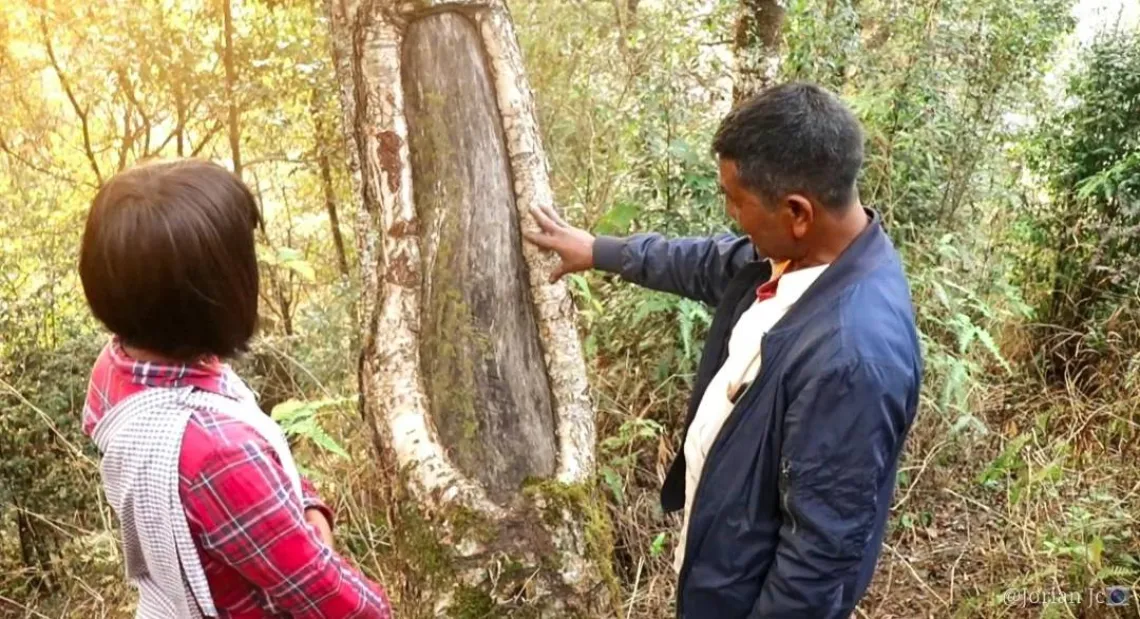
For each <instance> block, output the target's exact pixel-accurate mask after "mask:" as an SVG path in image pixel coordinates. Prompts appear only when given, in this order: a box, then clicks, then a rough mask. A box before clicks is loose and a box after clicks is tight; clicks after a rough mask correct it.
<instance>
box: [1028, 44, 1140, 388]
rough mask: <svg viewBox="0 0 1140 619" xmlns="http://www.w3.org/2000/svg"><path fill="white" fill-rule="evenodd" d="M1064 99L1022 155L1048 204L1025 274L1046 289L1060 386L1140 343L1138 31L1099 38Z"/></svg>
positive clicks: (1119, 361)
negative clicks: (1139, 298)
mask: <svg viewBox="0 0 1140 619" xmlns="http://www.w3.org/2000/svg"><path fill="white" fill-rule="evenodd" d="M1066 95H1067V98H1066V101H1065V102H1064V104H1063V105H1062V106H1060V107H1059V108H1058V110H1057V111H1056V112H1055V113H1053V114H1052V115H1051V116H1050V117H1048V118H1046V119H1045V121H1044V122H1043V123H1042V126H1041V128H1040V130H1039V131H1038V134H1037V135H1036V140H1035V142H1034V143H1033V144H1032V147H1031V148H1030V149H1028V152H1029V154H1030V162H1031V164H1032V168H1033V170H1034V172H1036V173H1037V174H1038V175H1039V176H1040V177H1041V179H1042V181H1043V183H1044V185H1045V189H1046V191H1047V199H1046V200H1044V201H1043V202H1042V203H1041V204H1039V205H1037V207H1036V209H1034V210H1033V211H1031V212H1027V213H1026V215H1025V217H1026V218H1027V219H1028V218H1032V222H1031V223H1027V224H1026V226H1027V227H1031V228H1032V229H1033V230H1035V231H1036V234H1035V235H1034V236H1033V238H1032V241H1033V243H1034V249H1035V250H1036V251H1034V252H1032V253H1029V254H1028V255H1027V257H1026V260H1027V262H1029V264H1030V266H1028V267H1027V269H1035V270H1037V271H1039V272H1042V273H1043V274H1044V277H1045V278H1048V279H1046V281H1047V282H1048V283H1049V284H1050V288H1049V291H1050V292H1049V294H1048V295H1042V296H1041V297H1040V301H1039V305H1040V306H1041V310H1042V315H1043V318H1044V319H1045V320H1046V321H1047V322H1048V323H1050V324H1051V325H1053V326H1054V327H1055V330H1054V331H1052V332H1049V333H1047V334H1046V336H1047V337H1046V338H1045V341H1046V342H1057V344H1056V346H1051V348H1053V352H1052V354H1051V355H1050V356H1049V357H1048V359H1047V361H1048V363H1049V367H1048V369H1049V370H1050V372H1051V374H1052V375H1053V376H1054V377H1057V378H1061V377H1064V376H1080V375H1082V374H1087V373H1086V372H1085V370H1086V369H1088V368H1091V367H1095V366H1096V365H1097V364H1098V363H1101V362H1108V363H1110V364H1111V366H1110V368H1112V369H1115V368H1117V367H1120V366H1121V365H1125V364H1127V362H1128V357H1127V356H1126V352H1125V351H1128V350H1129V349H1130V348H1132V347H1134V346H1135V344H1136V343H1137V342H1138V341H1140V326H1138V324H1137V320H1138V318H1140V306H1138V305H1137V303H1136V290H1137V289H1136V282H1137V281H1138V279H1140V32H1138V31H1136V30H1133V31H1122V30H1116V31H1111V32H1107V33H1105V34H1103V35H1101V37H1100V38H1099V39H1097V40H1096V41H1095V42H1094V43H1093V44H1092V45H1091V46H1090V47H1089V48H1088V49H1086V50H1084V51H1083V54H1082V57H1081V59H1080V64H1079V69H1078V70H1077V71H1076V72H1075V73H1073V74H1072V75H1071V77H1070V79H1069V82H1068V86H1067V90H1066ZM1122 343H1127V344H1130V345H1131V346H1124V347H1123V350H1121V348H1120V347H1119V344H1122ZM1106 370H1108V371H1111V369H1109V368H1106ZM1080 382H1081V384H1082V385H1085V386H1091V387H1100V386H1101V385H1099V384H1098V385H1088V383H1089V382H1090V380H1089V379H1088V378H1085V377H1082V379H1081V381H1080Z"/></svg>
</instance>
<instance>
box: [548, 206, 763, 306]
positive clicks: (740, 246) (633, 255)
mask: <svg viewBox="0 0 1140 619" xmlns="http://www.w3.org/2000/svg"><path fill="white" fill-rule="evenodd" d="M532 214H533V215H534V218H535V221H537V222H538V225H539V229H540V232H537V233H528V234H526V238H527V240H529V241H530V242H531V243H533V244H535V245H537V246H538V247H540V248H542V249H546V250H549V251H554V252H556V253H557V254H558V255H559V257H561V258H562V263H561V264H560V265H559V267H558V269H557V270H555V272H554V273H552V274H551V281H556V280H558V279H559V278H561V277H562V276H563V275H566V274H569V273H578V272H580V271H586V270H589V269H599V270H602V271H606V272H609V273H615V274H618V275H620V276H621V277H622V278H623V279H625V280H626V281H629V282H632V283H634V284H638V285H640V286H644V287H646V288H650V289H653V290H660V291H662V292H669V293H673V294H678V295H681V296H684V297H688V298H690V299H694V300H697V301H701V302H703V303H707V304H709V305H717V304H718V303H720V300H721V297H722V296H723V295H724V291H725V288H727V287H728V283H729V282H730V281H731V280H732V278H733V276H734V275H736V273H737V272H738V271H739V270H740V268H741V267H743V266H744V265H745V264H748V263H749V262H751V261H753V260H756V258H757V256H756V250H755V249H754V248H753V246H752V243H751V242H750V241H749V240H748V238H747V237H737V236H734V235H730V234H724V235H720V236H716V237H710V238H685V239H666V238H665V237H663V236H661V235H659V234H638V235H634V236H631V237H629V238H624V239H619V238H613V237H605V236H603V237H597V238H595V237H594V236H593V235H592V234H590V233H589V232H586V231H585V230H581V229H579V228H575V227H573V226H571V225H569V224H567V223H566V222H565V221H563V220H562V218H561V217H559V216H558V214H557V213H556V212H554V210H553V209H535V210H534V211H532Z"/></svg>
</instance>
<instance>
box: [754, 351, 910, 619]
mask: <svg viewBox="0 0 1140 619" xmlns="http://www.w3.org/2000/svg"><path fill="white" fill-rule="evenodd" d="M909 381H910V377H909V376H907V373H906V372H905V371H903V370H899V369H897V368H894V367H889V368H888V367H881V366H877V365H875V364H874V363H873V362H853V363H850V364H847V365H844V366H842V367H839V368H835V369H832V370H829V371H826V372H822V373H821V375H820V376H819V377H818V378H817V379H815V380H813V381H812V382H811V383H809V384H808V385H807V386H806V387H804V389H803V390H802V391H801V392H800V394H798V396H796V399H795V401H794V402H793V403H792V405H791V406H790V407H789V409H788V412H787V416H786V418H785V423H784V444H783V448H782V450H781V454H780V484H779V487H780V509H781V511H782V517H783V520H784V522H783V524H782V526H781V527H780V540H779V543H778V545H777V548H776V559H775V562H774V563H773V564H772V568H771V570H770V571H769V572H768V575H767V577H766V579H765V581H764V585H763V588H762V589H761V592H760V597H759V599H758V600H757V602H756V605H755V607H754V609H753V613H752V616H753V617H757V618H760V617H763V618H764V619H792V618H796V619H799V618H802V617H811V618H812V619H846V618H847V617H848V616H850V615H851V613H852V612H853V611H854V606H855V604H856V603H857V601H858V600H856V599H855V597H854V593H853V592H852V591H850V590H849V588H851V587H853V586H854V583H855V582H856V580H857V573H858V570H859V569H860V567H862V566H863V562H864V559H865V558H866V557H867V556H868V555H870V554H877V553H878V552H879V548H878V547H877V544H876V543H875V542H874V540H875V536H874V535H873V533H874V532H875V530H874V527H875V524H876V521H877V519H878V518H879V515H880V513H881V511H882V510H886V509H888V508H889V505H884V504H883V503H884V501H883V500H882V495H881V494H880V490H881V488H882V484H883V483H884V477H885V476H886V475H888V474H889V473H890V471H892V470H894V468H895V466H894V465H895V460H896V459H897V457H898V453H899V449H900V448H901V446H902V442H903V439H904V437H905V433H906V427H907V425H908V422H907V416H908V412H907V408H906V401H907V397H908V393H909V385H910V383H909Z"/></svg>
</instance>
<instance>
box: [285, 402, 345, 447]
mask: <svg viewBox="0 0 1140 619" xmlns="http://www.w3.org/2000/svg"><path fill="white" fill-rule="evenodd" d="M352 401H353V400H352V398H326V399H323V400H315V401H311V402H301V401H298V400H287V401H285V402H282V403H281V404H278V405H277V406H275V407H274V408H273V413H272V417H273V420H274V421H276V422H277V423H278V425H280V426H281V429H282V430H284V431H285V435H286V436H296V437H302V438H304V439H306V440H308V441H310V442H312V443H313V444H314V445H316V446H317V447H320V448H321V449H323V450H325V451H328V452H330V453H332V454H334V455H337V456H339V457H341V458H348V457H349V455H348V452H347V451H345V450H344V447H341V446H340V443H338V442H337V441H336V439H334V438H333V437H331V436H329V434H328V432H327V431H326V430H325V429H324V427H323V425H322V423H321V420H320V418H319V417H318V413H319V412H320V411H321V410H322V409H326V408H329V407H336V406H340V405H343V404H347V403H350V402H352Z"/></svg>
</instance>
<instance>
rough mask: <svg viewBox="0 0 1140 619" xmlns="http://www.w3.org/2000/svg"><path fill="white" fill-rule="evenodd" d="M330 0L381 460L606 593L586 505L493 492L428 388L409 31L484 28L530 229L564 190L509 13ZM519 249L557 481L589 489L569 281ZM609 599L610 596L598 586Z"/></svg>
mask: <svg viewBox="0 0 1140 619" xmlns="http://www.w3.org/2000/svg"><path fill="white" fill-rule="evenodd" d="M326 1H327V8H328V11H329V15H330V16H331V19H332V32H333V43H334V50H333V51H334V56H335V61H336V69H337V75H338V79H339V82H340V84H341V88H342V92H341V99H342V103H343V111H344V125H345V132H346V137H347V140H348V144H349V149H348V150H349V152H350V154H351V159H352V160H351V162H350V169H351V170H352V172H353V178H354V185H355V190H356V193H357V196H358V198H359V200H360V201H361V208H360V214H359V218H358V222H357V223H358V234H357V235H356V238H357V242H358V249H359V254H360V266H361V270H362V275H361V300H360V303H359V309H360V317H359V320H360V325H361V328H362V330H363V337H362V354H361V365H360V387H361V393H362V402H363V409H364V410H363V413H364V417H365V418H366V419H367V420H369V421H370V422H371V423H372V425H373V429H374V432H375V435H376V436H377V442H378V444H379V446H380V449H381V456H382V458H383V457H388V458H390V459H391V464H392V465H394V466H396V467H398V469H399V471H401V472H402V473H403V477H402V479H403V480H404V481H405V482H406V484H407V487H408V489H409V491H410V493H411V495H412V497H414V499H415V501H416V502H417V504H418V506H419V507H420V508H422V509H423V510H424V511H425V512H426V513H447V512H448V510H449V509H450V508H453V507H457V506H458V507H462V508H464V509H467V510H472V511H474V512H476V513H478V514H480V515H482V516H483V517H484V518H486V519H487V520H488V521H489V522H496V521H497V522H500V523H506V522H510V523H512V524H511V525H510V526H513V527H516V528H517V527H519V523H520V522H527V523H529V524H528V525H527V526H528V527H531V528H532V529H533V528H534V527H536V526H537V527H538V528H544V529H545V541H544V543H549V544H550V545H551V546H552V547H553V548H554V549H555V552H557V553H558V555H560V556H559V557H558V563H559V564H560V572H559V573H558V574H557V575H556V578H554V579H553V580H548V581H547V585H548V586H549V588H550V589H551V590H552V589H555V588H557V589H559V590H561V589H563V588H565V587H569V588H570V589H571V590H573V591H574V595H577V596H583V595H586V596H592V597H594V598H597V597H599V594H598V593H597V591H596V589H597V585H598V583H599V582H600V580H601V577H600V575H599V574H600V572H599V569H598V566H597V565H595V564H594V562H595V561H596V560H597V559H598V557H597V556H594V557H589V556H587V555H588V552H587V547H588V546H591V545H594V546H596V544H597V541H596V539H595V540H593V541H591V540H590V539H589V536H590V534H589V533H588V532H587V531H586V530H585V528H584V526H585V524H584V522H583V517H582V514H581V513H573V512H572V511H571V510H566V509H562V510H561V511H560V512H559V513H560V514H561V518H559V520H560V521H561V522H560V523H559V524H556V525H551V524H550V523H547V524H545V525H544V524H542V523H541V522H540V523H538V524H537V525H536V524H535V523H534V520H535V518H534V514H533V509H534V508H535V506H536V505H535V504H537V507H538V508H540V509H541V508H545V507H550V506H551V505H552V504H554V503H553V502H551V501H547V500H544V499H542V498H538V499H535V500H534V501H532V502H531V503H532V504H528V500H527V499H526V498H524V496H523V494H522V492H521V489H520V493H519V495H518V497H517V500H512V501H509V502H507V503H504V502H502V501H499V502H498V503H496V502H495V501H493V500H491V498H490V497H489V494H488V492H487V491H486V490H485V488H483V487H482V486H481V485H480V483H479V482H477V481H476V480H474V479H472V478H471V477H469V476H468V475H465V474H464V473H463V472H462V471H461V470H460V469H459V467H457V466H456V465H455V463H454V462H453V461H452V460H451V459H450V458H449V457H448V453H447V449H446V448H445V447H444V445H443V444H442V442H441V440H440V436H439V433H438V432H437V431H436V428H435V426H434V423H433V420H432V418H431V413H430V406H429V400H428V398H429V397H430V395H431V394H428V393H425V381H424V380H423V379H422V376H421V368H422V367H423V365H422V364H421V361H422V360H421V359H420V345H419V343H420V342H419V337H420V336H419V334H420V333H421V327H422V325H421V320H422V317H421V308H422V303H421V300H422V298H423V297H424V294H425V291H424V290H423V282H424V273H425V270H426V269H428V267H429V265H427V264H425V263H424V259H423V257H422V256H421V251H420V240H421V237H422V236H424V235H429V234H431V232H430V231H428V230H425V229H424V227H425V226H423V225H422V224H421V222H420V221H419V219H418V217H417V210H416V203H415V190H416V188H415V187H414V185H413V176H412V165H411V155H410V152H409V147H408V142H409V130H408V123H407V119H406V117H405V113H404V110H405V107H404V106H405V96H404V92H403V79H402V78H403V76H402V74H401V69H402V67H401V49H402V42H403V33H404V32H405V28H406V26H407V24H408V23H410V22H411V21H414V20H415V19H417V18H419V17H420V16H423V15H427V14H431V13H436V12H439V11H460V12H462V13H463V14H464V15H465V16H466V17H467V18H469V19H471V20H472V22H473V23H474V24H475V25H476V27H477V28H478V30H479V33H480V36H481V38H482V43H483V46H484V51H485V57H486V59H487V61H488V64H489V67H490V71H491V75H492V78H493V83H494V91H495V98H496V101H497V103H498V108H499V114H500V117H501V121H502V126H503V132H504V135H505V147H506V152H507V155H508V158H509V161H510V168H511V173H512V179H513V182H514V187H513V190H514V194H515V200H516V206H517V211H518V217H519V224H520V226H521V227H522V228H523V229H526V228H527V227H529V226H534V223H533V221H532V219H531V216H530V214H529V213H530V210H531V208H532V207H535V206H538V205H551V204H553V202H554V198H553V194H552V191H551V187H550V181H549V173H548V169H547V162H546V156H545V154H544V152H543V148H542V144H541V140H540V138H539V132H538V127H537V122H536V115H535V111H534V101H533V97H532V95H531V91H530V88H529V85H528V84H527V81H526V78H525V73H524V71H523V62H522V55H521V52H520V50H519V46H518V42H517V39H516V36H515V33H514V30H513V26H512V23H511V20H510V16H509V14H508V12H507V9H506V7H505V5H504V4H503V2H502V1H501V0H459V1H450V2H440V1H423V0H421V1H418V2H397V1H396V0H326ZM429 241H430V239H429ZM518 242H520V243H522V239H521V238H520V239H519V241H518ZM524 245H525V244H524ZM523 259H524V260H525V263H526V267H527V269H528V277H529V285H530V292H531V297H532V298H533V305H534V308H533V309H534V315H535V319H536V323H537V326H538V331H539V337H540V341H541V346H542V351H543V357H544V361H545V365H546V372H547V377H548V379H549V385H550V391H551V396H552V404H553V409H554V418H555V431H556V433H557V460H556V462H557V468H556V473H555V478H556V480H557V481H559V482H562V483H565V484H587V485H588V484H591V483H592V479H593V470H594V440H595V436H594V415H593V409H592V405H591V403H590V401H589V398H588V391H587V389H588V385H587V379H586V368H585V364H584V362H583V360H582V351H581V346H580V343H579V339H578V334H577V330H576V328H575V324H574V314H573V306H572V302H571V299H570V295H569V293H568V291H567V289H566V287H565V286H564V284H561V283H557V284H550V283H548V282H547V280H546V274H548V273H549V272H550V271H551V270H552V269H553V268H554V259H553V258H552V257H550V256H545V255H542V254H541V253H540V252H538V251H536V250H535V249H534V248H532V247H530V246H525V247H524V249H523ZM527 510H531V511H527ZM441 526H442V527H443V528H445V529H446V527H447V525H446V524H442V525H441ZM504 526H505V525H504ZM503 530H507V529H505V528H504V529H503ZM528 530H531V529H528ZM509 534H510V533H509V532H508V533H507V535H509ZM445 536H446V532H445ZM453 541H454V544H453V547H452V548H451V550H452V551H454V552H455V553H456V555H458V556H459V557H468V558H473V559H479V558H480V557H482V556H483V555H484V554H487V551H488V549H487V548H485V547H484V544H483V543H480V542H475V541H473V540H471V539H457V540H453ZM492 545H494V544H492ZM541 552H542V551H541V550H540V549H539V548H532V549H530V550H529V553H530V554H532V555H534V556H530V557H528V559H533V560H534V561H535V562H536V564H538V563H541V560H542V557H541ZM605 559H606V560H607V561H608V557H605ZM485 571H486V569H485V568H483V569H480V568H478V567H476V568H464V569H463V570H460V571H459V572H458V573H457V577H458V578H459V579H460V580H461V581H463V582H468V583H474V582H476V581H478V580H479V579H480V578H481V577H483V575H484V572H485ZM540 580H541V579H540ZM541 586H543V585H540V587H541ZM607 596H608V592H606V593H603V594H601V597H607ZM449 599H450V598H449V595H448V594H447V593H446V592H443V593H441V595H440V597H439V598H437V600H438V603H439V604H441V607H443V606H446V605H447V604H448V603H449V602H448V601H449ZM574 604H576V603H572V604H571V605H572V606H573V605H574ZM575 607H578V606H575Z"/></svg>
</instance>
